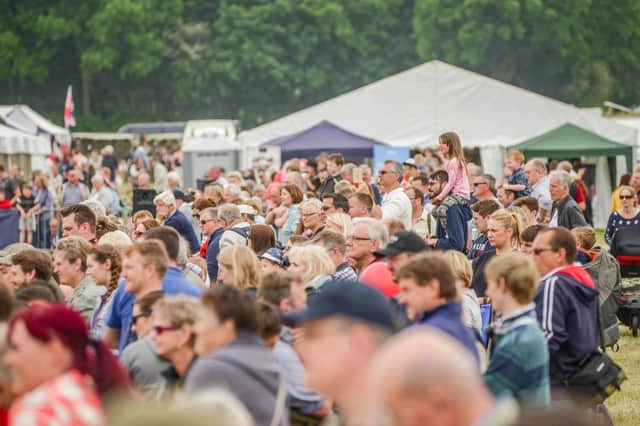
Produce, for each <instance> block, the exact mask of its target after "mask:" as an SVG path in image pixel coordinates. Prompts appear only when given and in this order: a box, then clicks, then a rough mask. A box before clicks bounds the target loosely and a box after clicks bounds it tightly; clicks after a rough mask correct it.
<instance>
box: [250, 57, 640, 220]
mask: <svg viewBox="0 0 640 426" xmlns="http://www.w3.org/2000/svg"><path fill="white" fill-rule="evenodd" d="M321 120H329V121H331V122H332V123H334V124H336V125H337V126H340V127H343V128H345V129H347V130H349V131H351V132H354V133H357V134H360V135H363V136H366V137H369V138H372V139H376V140H379V141H382V142H386V143H388V144H390V145H396V146H411V147H413V146H424V145H431V146H435V145H436V144H437V137H438V135H439V134H441V133H443V132H445V131H452V130H453V131H456V132H457V133H458V134H459V135H460V138H461V140H462V143H463V145H464V147H467V148H480V156H481V159H482V163H483V167H484V169H485V170H486V171H487V172H488V173H491V174H494V175H495V176H496V178H497V179H498V181H500V180H501V178H502V162H503V159H504V152H505V148H508V147H509V146H511V145H514V144H517V143H520V142H523V141H525V140H527V139H530V138H533V137H535V136H538V135H540V134H542V133H545V132H547V131H549V130H552V129H554V128H556V127H559V126H561V125H563V124H565V123H572V124H574V125H576V126H579V127H582V128H584V129H586V130H589V131H592V132H595V133H597V134H599V135H601V136H603V137H606V138H608V139H611V140H614V141H616V142H620V143H624V144H628V145H633V146H636V144H637V137H638V136H637V135H638V130H637V129H634V128H630V127H625V126H622V125H620V124H618V123H615V122H614V121H612V120H607V119H604V118H602V117H599V116H598V115H597V114H594V113H593V112H589V111H584V110H581V109H580V108H577V107H575V106H574V105H570V104H567V103H564V102H560V101H558V100H555V99H552V98H548V97H545V96H542V95H539V94H537V93H533V92H530V91H528V90H525V89H522V88H519V87H516V86H512V85H509V84H507V83H503V82H501V81H498V80H494V79H492V78H489V77H485V76H483V75H480V74H476V73H473V72H470V71H467V70H464V69H461V68H458V67H455V66H452V65H449V64H446V63H444V62H441V61H431V62H427V63H425V64H422V65H419V66H417V67H414V68H411V69H409V70H407V71H404V72H401V73H398V74H395V75H392V76H390V77H387V78H385V79H382V80H379V81H376V82H374V83H371V84H369V85H367V86H364V87H361V88H358V89H355V90H353V91H351V92H348V93H345V94H343V95H340V96H337V97H335V98H333V99H330V100H327V101H325V102H322V103H319V104H317V105H314V106H311V107H309V108H306V109H303V110H300V111H297V112H294V113H292V114H290V115H287V116H285V117H282V118H279V119H277V120H274V121H272V122H270V123H266V124H263V125H261V126H258V127H256V128H254V129H251V130H247V131H245V132H242V133H241V134H240V141H241V142H242V143H243V144H245V145H248V146H258V145H261V144H263V143H265V142H267V141H269V140H272V139H275V138H277V137H280V136H284V135H287V134H292V133H296V132H299V131H302V130H304V129H306V128H309V127H311V126H313V125H315V124H317V123H318V122H320V121H321ZM634 151H635V150H634ZM634 153H635V152H634ZM577 154H579V153H577ZM599 170H601V168H599ZM622 170H626V167H625V168H624V169H622ZM596 179H597V181H598V182H600V181H601V180H602V179H604V180H608V179H609V175H604V176H603V175H602V172H601V171H600V172H599V176H598V177H597V178H596ZM597 191H598V194H603V193H604V191H606V190H605V188H603V187H601V186H600V185H598V186H597ZM597 203H598V205H597V206H595V209H596V210H598V211H603V209H604V206H605V205H608V203H609V201H608V200H607V201H606V203H605V201H604V199H603V197H598V201H597Z"/></svg>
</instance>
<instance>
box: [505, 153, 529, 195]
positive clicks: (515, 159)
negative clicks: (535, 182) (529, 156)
mask: <svg viewBox="0 0 640 426" xmlns="http://www.w3.org/2000/svg"><path fill="white" fill-rule="evenodd" d="M504 165H505V168H506V169H507V171H508V172H511V173H509V174H508V175H507V182H506V183H505V184H503V185H502V187H503V188H504V189H507V190H509V191H513V192H515V199H516V200H517V199H518V198H520V197H526V196H528V195H529V194H531V188H530V187H529V180H528V179H527V175H525V174H524V155H523V154H522V153H521V152H520V151H511V152H509V153H508V154H507V159H506V160H505V164H504ZM505 207H506V206H505Z"/></svg>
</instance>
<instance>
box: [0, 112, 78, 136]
mask: <svg viewBox="0 0 640 426" xmlns="http://www.w3.org/2000/svg"><path fill="white" fill-rule="evenodd" d="M0 121H3V122H4V123H5V124H6V125H7V126H9V127H13V128H14V129H17V130H20V131H22V132H24V133H29V134H31V135H37V136H45V137H48V138H52V139H53V140H55V141H57V142H59V143H61V144H63V145H69V144H70V143H71V133H69V130H67V129H65V128H64V127H60V126H58V125H56V124H54V123H52V122H51V121H49V120H47V119H46V118H44V117H43V116H41V115H40V114H38V113H37V112H35V111H34V110H32V109H31V108H30V107H28V106H27V105H0Z"/></svg>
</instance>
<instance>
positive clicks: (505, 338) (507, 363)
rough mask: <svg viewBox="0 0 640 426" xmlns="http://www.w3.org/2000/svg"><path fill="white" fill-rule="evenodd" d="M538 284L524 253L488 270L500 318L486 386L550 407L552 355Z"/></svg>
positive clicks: (494, 261)
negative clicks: (539, 312)
mask: <svg viewBox="0 0 640 426" xmlns="http://www.w3.org/2000/svg"><path fill="white" fill-rule="evenodd" d="M538 279H539V275H538V272H537V270H536V267H535V265H534V263H533V261H532V260H531V258H529V257H527V256H525V255H524V254H521V253H510V254H506V255H505V256H504V257H500V258H494V259H492V260H491V261H490V262H489V264H488V265H487V282H488V286H487V295H488V296H489V297H490V298H491V304H492V306H493V309H495V311H496V312H497V313H498V314H499V315H500V317H499V319H498V320H496V322H495V323H494V324H493V326H492V331H493V334H494V335H495V344H494V345H493V347H492V350H491V355H490V361H489V366H488V367H487V371H485V373H484V381H485V383H486V384H487V387H488V388H489V390H490V391H491V393H493V394H494V395H495V396H496V397H501V396H505V395H508V396H510V397H513V398H515V399H516V400H517V401H518V402H519V403H520V404H521V405H524V406H533V407H540V406H545V405H547V404H548V403H549V352H548V350H547V345H546V339H545V337H544V335H543V334H542V330H541V329H540V324H539V323H538V321H537V320H536V311H535V305H534V304H533V297H534V295H535V291H536V288H537V286H538Z"/></svg>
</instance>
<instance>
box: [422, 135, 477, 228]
mask: <svg viewBox="0 0 640 426" xmlns="http://www.w3.org/2000/svg"><path fill="white" fill-rule="evenodd" d="M438 143H439V144H440V152H441V153H442V155H443V156H444V158H446V159H447V160H446V161H445V163H444V171H446V172H447V175H448V177H449V180H448V181H447V184H446V185H445V186H444V188H442V191H441V192H440V194H438V196H437V197H435V198H434V199H433V200H432V201H431V203H432V204H434V205H436V207H435V208H434V209H433V212H432V215H433V216H434V217H435V218H436V219H438V220H442V219H445V218H446V216H447V209H448V208H449V207H451V206H453V205H455V204H460V205H468V204H469V199H470V198H471V189H470V186H469V178H468V177H467V165H466V161H465V158H464V151H463V150H462V143H461V142H460V137H459V136H458V134H457V133H455V132H447V133H443V134H441V135H440V137H439V138H438Z"/></svg>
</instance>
